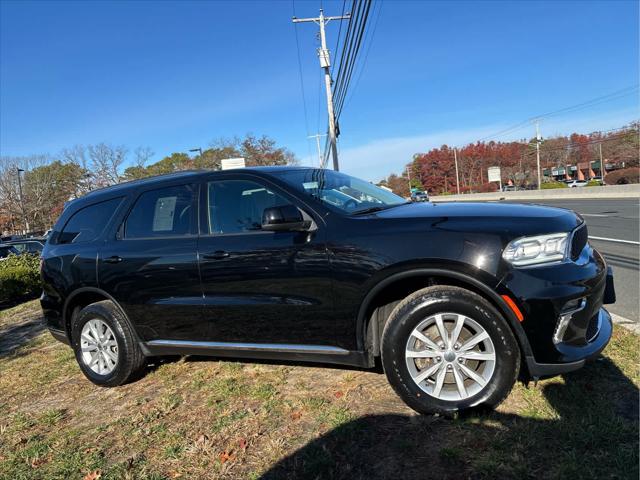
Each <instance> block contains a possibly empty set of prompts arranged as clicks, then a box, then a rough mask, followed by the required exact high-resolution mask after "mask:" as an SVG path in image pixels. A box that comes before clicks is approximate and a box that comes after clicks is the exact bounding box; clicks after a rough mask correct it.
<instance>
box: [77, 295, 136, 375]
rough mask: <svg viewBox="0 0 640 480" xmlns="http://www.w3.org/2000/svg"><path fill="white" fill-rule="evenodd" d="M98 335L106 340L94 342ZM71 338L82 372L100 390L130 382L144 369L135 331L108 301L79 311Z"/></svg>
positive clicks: (93, 304) (118, 310)
mask: <svg viewBox="0 0 640 480" xmlns="http://www.w3.org/2000/svg"><path fill="white" fill-rule="evenodd" d="M90 322H91V323H90ZM98 331H99V333H96V332H98ZM96 336H99V338H102V339H104V340H103V341H98V342H95V338H96ZM71 339H72V344H71V345H72V347H73V350H74V352H75V355H76V361H77V362H78V365H79V366H80V369H81V370H82V373H84V375H85V376H86V377H87V378H88V379H89V380H91V381H92V382H93V383H95V384H96V385H99V386H101V387H116V386H118V385H122V384H124V383H127V382H128V381H130V380H131V379H133V378H134V377H135V376H136V375H137V374H138V373H139V372H140V371H141V369H142V367H143V366H144V362H145V356H144V354H143V353H142V350H141V349H140V346H139V345H138V342H137V340H136V336H135V334H134V332H133V328H132V327H131V325H130V324H129V322H128V320H127V319H126V318H125V316H124V315H123V313H122V312H121V311H120V309H119V308H118V307H116V305H115V304H114V303H113V302H111V301H109V300H104V301H101V302H96V303H92V304H91V305H88V306H86V307H85V308H83V309H82V310H80V312H79V313H78V314H77V315H76V316H75V318H74V319H73V324H72V326H71ZM92 341H93V343H91V342H92ZM83 348H84V349H85V351H84V352H83ZM98 349H99V350H98ZM96 358H97V361H95V360H96Z"/></svg>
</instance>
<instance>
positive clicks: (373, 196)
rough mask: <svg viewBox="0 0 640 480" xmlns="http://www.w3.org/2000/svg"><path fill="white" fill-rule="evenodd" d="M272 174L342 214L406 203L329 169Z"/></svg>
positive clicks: (375, 187)
mask: <svg viewBox="0 0 640 480" xmlns="http://www.w3.org/2000/svg"><path fill="white" fill-rule="evenodd" d="M274 175H276V176H278V177H280V178H281V179H282V180H284V181H285V182H287V183H288V184H289V185H290V186H292V187H293V188H295V189H296V190H298V191H299V192H302V193H304V194H306V195H309V196H310V197H313V198H314V199H316V200H318V201H320V202H322V203H323V204H325V205H326V206H328V207H329V208H332V209H337V210H338V211H340V212H343V213H349V214H357V213H360V212H365V211H371V210H383V209H385V208H389V207H393V206H396V205H401V204H403V203H407V202H406V200H405V199H404V198H402V197H400V196H398V195H396V194H395V193H392V192H389V191H387V190H384V189H383V188H380V187H378V186H376V185H373V184H372V183H369V182H365V181H364V180H360V179H359V178H355V177H351V176H349V175H345V174H344V173H340V172H335V171H333V170H324V169H311V168H305V169H299V170H288V171H283V172H278V173H275V174H274Z"/></svg>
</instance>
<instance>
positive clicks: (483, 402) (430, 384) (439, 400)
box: [382, 285, 520, 414]
mask: <svg viewBox="0 0 640 480" xmlns="http://www.w3.org/2000/svg"><path fill="white" fill-rule="evenodd" d="M382 364H383V366H384V369H385V373H386V374H387V377H388V379H389V382H390V383H391V385H392V386H393V388H394V389H395V391H396V392H397V393H398V394H399V395H400V397H401V398H402V399H403V400H404V401H405V402H406V403H407V404H408V405H409V406H410V407H411V408H413V409H414V410H416V411H418V412H420V413H424V414H434V413H439V414H451V413H453V412H456V411H461V410H469V409H472V408H479V407H485V408H494V407H496V406H497V405H498V404H499V403H500V402H502V400H504V399H505V398H506V397H507V395H508V394H509V392H510V391H511V388H512V387H513V384H514V382H515V379H516V378H517V376H518V371H519V368H520V351H519V348H518V344H517V342H516V340H515V338H514V336H513V333H512V332H511V330H510V328H509V326H508V325H507V323H506V322H505V320H504V319H503V317H502V316H501V315H500V314H499V313H498V311H497V310H496V309H495V308H494V307H493V306H492V305H491V304H490V303H489V302H488V301H487V300H485V299H484V298H483V297H481V296H479V295H477V294H476V293H474V292H471V291H468V290H465V289H462V288H458V287H453V286H444V285H443V286H435V287H429V288H425V289H423V290H419V291H417V292H414V293H413V294H411V295H409V296H408V297H407V298H406V299H404V300H403V301H402V302H400V303H399V304H398V305H397V306H396V308H395V309H394V310H393V312H392V313H391V315H390V316H389V319H388V321H387V324H386V325H385V328H384V331H383V335H382Z"/></svg>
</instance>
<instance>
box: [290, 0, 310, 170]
mask: <svg viewBox="0 0 640 480" xmlns="http://www.w3.org/2000/svg"><path fill="white" fill-rule="evenodd" d="M291 9H292V10H293V16H294V17H295V16H296V3H295V0H291ZM293 30H294V32H295V36H296V50H297V51H298V73H299V74H300V94H301V95H302V108H303V110H304V127H305V131H306V133H307V153H308V155H309V158H311V147H310V146H309V117H308V114H307V100H306V98H305V94H304V78H303V75H302V60H301V57H300V41H299V40H298V26H297V25H296V24H295V23H294V24H293Z"/></svg>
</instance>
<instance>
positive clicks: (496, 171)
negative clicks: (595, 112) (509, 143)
mask: <svg viewBox="0 0 640 480" xmlns="http://www.w3.org/2000/svg"><path fill="white" fill-rule="evenodd" d="M488 172H489V181H490V182H500V181H501V179H500V167H489V170H488Z"/></svg>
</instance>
